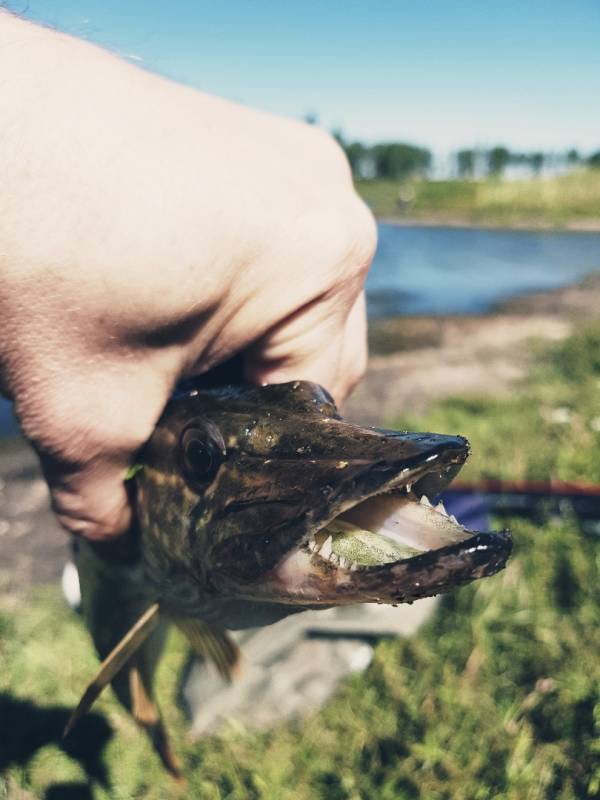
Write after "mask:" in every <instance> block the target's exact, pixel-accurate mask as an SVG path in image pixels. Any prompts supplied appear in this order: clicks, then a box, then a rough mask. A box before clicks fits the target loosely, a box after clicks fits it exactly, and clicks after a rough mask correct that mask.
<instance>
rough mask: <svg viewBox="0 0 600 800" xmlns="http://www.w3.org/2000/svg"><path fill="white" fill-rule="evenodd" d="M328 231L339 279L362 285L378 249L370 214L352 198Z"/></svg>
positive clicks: (359, 202) (362, 204) (361, 203)
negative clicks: (332, 241)
mask: <svg viewBox="0 0 600 800" xmlns="http://www.w3.org/2000/svg"><path fill="white" fill-rule="evenodd" d="M330 230H331V231H332V236H333V237H334V241H335V242H336V247H337V258H336V259H335V262H336V264H337V266H338V268H339V269H340V270H341V272H342V275H343V276H344V277H345V278H347V279H350V280H351V281H352V280H353V279H356V280H357V281H358V283H359V284H360V285H362V283H363V281H364V279H365V278H366V275H367V272H368V271H369V267H370V265H371V261H372V260H373V256H374V254H375V249H376V246H377V228H376V225H375V221H374V219H373V216H372V214H371V212H370V211H369V210H368V208H367V207H366V206H365V205H364V203H363V202H362V201H361V200H358V198H355V197H352V198H351V202H350V203H349V204H348V205H347V207H346V208H345V209H344V210H343V211H342V212H341V214H338V217H337V220H336V223H333V224H332V225H331V228H330Z"/></svg>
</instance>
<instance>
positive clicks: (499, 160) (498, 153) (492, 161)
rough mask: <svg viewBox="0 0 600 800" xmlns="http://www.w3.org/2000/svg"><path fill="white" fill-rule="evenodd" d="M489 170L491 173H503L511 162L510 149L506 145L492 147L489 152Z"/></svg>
mask: <svg viewBox="0 0 600 800" xmlns="http://www.w3.org/2000/svg"><path fill="white" fill-rule="evenodd" d="M487 162H488V172H489V174H490V175H502V173H503V172H504V169H505V167H506V166H507V164H508V163H509V162H510V151H509V150H508V149H507V148H506V147H500V146H498V147H492V149H491V150H488V153H487Z"/></svg>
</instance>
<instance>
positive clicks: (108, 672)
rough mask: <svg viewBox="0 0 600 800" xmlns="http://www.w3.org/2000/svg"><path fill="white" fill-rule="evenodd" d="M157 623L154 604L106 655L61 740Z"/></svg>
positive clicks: (157, 616)
mask: <svg viewBox="0 0 600 800" xmlns="http://www.w3.org/2000/svg"><path fill="white" fill-rule="evenodd" d="M158 622H159V606H158V603H154V604H153V605H151V606H150V608H149V609H147V611H145V612H144V613H143V614H142V616H141V617H140V618H139V619H138V621H137V622H136V623H135V625H133V626H132V627H131V628H130V629H129V630H128V631H127V633H126V634H125V636H124V637H123V638H122V639H121V641H120V642H119V644H118V645H117V646H116V647H115V648H113V650H112V651H111V652H110V653H109V654H108V655H107V657H106V658H105V659H104V661H103V662H102V664H100V668H99V669H98V672H97V673H96V675H95V676H94V678H93V679H92V681H91V682H90V683H89V684H88V686H87V688H86V690H85V692H84V693H83V696H82V698H81V700H80V701H79V703H78V705H77V708H76V709H75V710H74V711H73V713H72V714H71V716H70V718H69V721H68V722H67V724H66V726H65V729H64V731H63V738H64V737H65V736H67V735H68V734H69V732H70V731H71V730H72V728H73V726H74V725H75V723H76V722H77V721H78V720H79V719H80V718H81V717H82V716H83V715H84V714H85V712H86V711H89V709H90V708H91V707H92V705H93V704H94V702H95V700H96V698H97V697H98V695H99V694H100V693H101V691H102V690H103V689H104V687H105V686H106V685H107V684H108V683H110V682H111V681H112V679H113V678H114V677H115V675H116V674H117V673H118V672H119V671H120V670H121V669H122V667H123V666H124V665H125V664H126V663H127V662H128V661H129V659H130V658H131V656H132V655H133V654H134V653H135V652H136V651H137V650H138V648H139V647H141V645H142V644H143V643H144V641H145V640H146V639H147V638H148V636H150V634H151V633H152V631H153V630H154V629H155V628H156V626H157V625H158Z"/></svg>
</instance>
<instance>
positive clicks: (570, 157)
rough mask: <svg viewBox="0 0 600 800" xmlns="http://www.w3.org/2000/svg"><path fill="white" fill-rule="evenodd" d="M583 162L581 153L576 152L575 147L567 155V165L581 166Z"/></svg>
mask: <svg viewBox="0 0 600 800" xmlns="http://www.w3.org/2000/svg"><path fill="white" fill-rule="evenodd" d="M580 161H581V156H580V155H579V151H578V150H576V149H575V148H574V147H573V148H571V150H569V151H568V153H567V164H571V165H575V164H579V162H580Z"/></svg>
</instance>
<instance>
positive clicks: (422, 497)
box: [419, 494, 433, 508]
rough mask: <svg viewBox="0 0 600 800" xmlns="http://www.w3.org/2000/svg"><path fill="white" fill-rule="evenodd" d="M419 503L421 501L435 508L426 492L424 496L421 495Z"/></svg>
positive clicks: (423, 504)
mask: <svg viewBox="0 0 600 800" xmlns="http://www.w3.org/2000/svg"><path fill="white" fill-rule="evenodd" d="M419 503H420V504H421V505H422V506H426V507H427V508H433V506H432V505H431V501H430V499H429V498H428V497H427V495H426V494H424V495H422V496H421V499H420V500H419Z"/></svg>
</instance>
